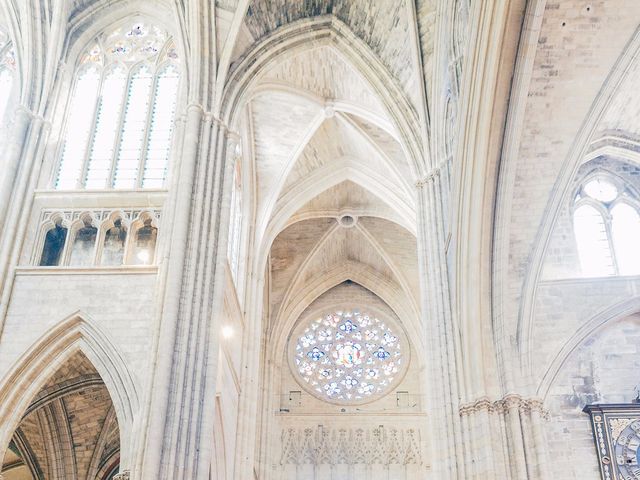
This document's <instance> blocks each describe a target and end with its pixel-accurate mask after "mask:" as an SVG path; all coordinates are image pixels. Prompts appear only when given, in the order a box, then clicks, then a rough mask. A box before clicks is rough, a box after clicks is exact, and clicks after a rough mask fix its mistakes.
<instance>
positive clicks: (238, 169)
mask: <svg viewBox="0 0 640 480" xmlns="http://www.w3.org/2000/svg"><path fill="white" fill-rule="evenodd" d="M239 152H240V150H239V149H238V151H237V152H236V158H235V164H234V167H233V186H232V190H231V205H230V212H229V239H228V243H227V258H228V260H229V267H230V268H231V275H232V276H233V280H234V282H236V285H237V284H238V271H239V269H240V249H241V244H242V159H241V156H240V153H239Z"/></svg>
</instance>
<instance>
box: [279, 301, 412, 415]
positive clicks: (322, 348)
mask: <svg viewBox="0 0 640 480" xmlns="http://www.w3.org/2000/svg"><path fill="white" fill-rule="evenodd" d="M401 335H402V333H401V331H400V329H398V328H396V327H395V326H394V325H392V324H390V323H389V322H387V321H384V320H381V319H380V318H378V317H376V316H374V315H369V314H367V313H363V312H360V311H358V310H340V311H336V312H334V313H330V314H326V315H323V316H321V317H319V318H316V319H314V320H312V321H311V322H307V323H305V324H303V325H302V326H301V327H299V328H298V329H297V330H296V332H295V333H294V335H293V337H292V338H291V340H290V358H291V368H292V370H293V372H294V375H295V376H296V378H297V379H298V381H299V382H300V384H301V385H302V386H303V387H304V388H305V389H306V390H307V391H309V392H310V393H312V394H313V395H315V396H316V397H319V398H320V399H322V400H326V401H329V402H333V403H365V402H369V401H371V400H374V399H375V398H378V397H381V396H383V395H385V394H386V393H388V392H389V391H390V390H391V389H392V388H393V387H394V386H395V385H396V384H397V383H398V382H399V381H400V380H401V378H402V375H403V374H404V372H405V370H406V367H407V364H408V361H409V351H408V350H409V349H408V347H407V342H406V339H405V338H404V336H401Z"/></svg>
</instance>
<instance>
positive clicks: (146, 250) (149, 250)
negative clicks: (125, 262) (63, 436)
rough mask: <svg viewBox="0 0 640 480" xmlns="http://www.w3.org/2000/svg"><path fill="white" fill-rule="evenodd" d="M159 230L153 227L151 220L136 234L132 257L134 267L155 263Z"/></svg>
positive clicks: (145, 222) (147, 220) (146, 221)
mask: <svg viewBox="0 0 640 480" xmlns="http://www.w3.org/2000/svg"><path fill="white" fill-rule="evenodd" d="M157 237H158V229H157V228H156V227H154V226H153V225H151V219H150V218H148V219H146V220H145V221H144V225H143V226H142V227H140V228H139V229H138V231H137V232H136V237H135V241H134V244H133V252H132V255H131V263H132V264H133V265H150V264H152V263H153V260H154V256H155V250H156V239H157Z"/></svg>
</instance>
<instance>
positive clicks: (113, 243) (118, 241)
mask: <svg viewBox="0 0 640 480" xmlns="http://www.w3.org/2000/svg"><path fill="white" fill-rule="evenodd" d="M126 242H127V228H126V227H125V226H124V225H123V223H122V219H121V218H116V219H115V220H114V221H113V225H112V226H111V228H109V229H108V230H107V231H106V232H105V234H104V242H103V244H102V255H101V257H100V264H101V265H104V266H117V265H122V264H123V262H124V247H125V245H126Z"/></svg>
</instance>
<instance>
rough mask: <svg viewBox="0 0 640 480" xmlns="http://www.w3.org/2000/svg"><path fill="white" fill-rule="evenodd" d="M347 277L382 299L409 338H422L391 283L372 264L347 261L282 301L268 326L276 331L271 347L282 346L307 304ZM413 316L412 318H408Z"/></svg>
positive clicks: (415, 316) (274, 349)
mask: <svg viewBox="0 0 640 480" xmlns="http://www.w3.org/2000/svg"><path fill="white" fill-rule="evenodd" d="M347 280H351V281H353V282H355V283H357V284H358V285H360V286H362V287H363V288H365V289H367V290H369V291H370V292H372V293H373V294H374V295H376V296H377V297H378V298H380V300H382V301H383V302H385V303H386V304H387V305H388V306H389V308H391V310H393V311H394V313H395V314H396V315H397V316H398V318H399V319H400V320H401V322H402V324H403V327H404V328H405V329H406V330H407V331H408V333H409V336H410V338H412V339H414V342H421V341H423V338H422V335H420V334H419V332H420V325H418V323H417V319H418V318H419V315H418V313H417V312H416V311H414V310H413V309H412V308H407V307H406V306H405V305H404V304H403V303H402V301H401V300H400V299H399V298H398V293H397V291H395V290H394V286H393V285H392V284H391V283H390V282H389V281H388V280H386V279H385V278H383V277H382V276H380V275H379V274H378V273H377V272H376V271H375V270H373V269H372V268H370V267H368V266H365V265H362V264H357V263H354V262H349V263H346V264H344V265H341V266H339V267H336V268H334V269H332V270H330V271H328V272H326V273H325V275H323V276H322V277H320V278H318V280H317V281H315V282H313V283H310V284H309V285H307V286H306V287H305V288H303V289H299V290H298V291H297V292H296V294H295V295H292V296H291V297H289V298H288V299H286V300H285V301H286V304H285V302H283V307H282V309H281V311H280V312H279V314H278V317H277V319H276V323H275V325H274V327H273V328H272V332H279V334H278V335H277V337H276V338H272V339H271V344H272V345H273V348H272V351H273V352H277V351H281V350H282V349H283V348H284V345H285V344H286V341H287V337H288V335H289V332H290V331H291V329H292V328H293V326H294V325H295V322H296V321H297V319H298V317H299V316H300V315H301V314H302V312H304V310H305V309H306V308H307V307H308V306H309V305H311V304H312V303H313V302H314V301H315V300H316V299H317V298H319V297H320V296H321V295H322V294H324V293H325V292H327V291H329V290H331V289H332V288H334V287H336V286H338V285H340V284H341V283H343V282H345V281H347ZM413 319H416V321H415V322H412V320H413ZM417 346H420V345H417Z"/></svg>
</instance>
